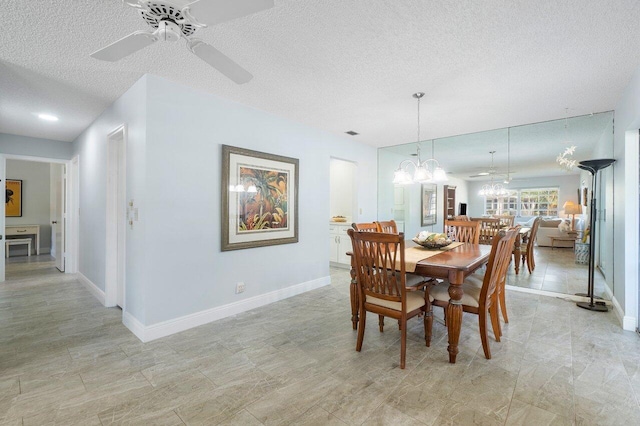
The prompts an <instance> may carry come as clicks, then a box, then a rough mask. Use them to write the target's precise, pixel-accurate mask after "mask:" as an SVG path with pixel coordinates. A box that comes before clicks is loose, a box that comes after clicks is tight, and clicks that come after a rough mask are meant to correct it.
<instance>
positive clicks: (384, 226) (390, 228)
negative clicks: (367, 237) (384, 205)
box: [373, 219, 398, 234]
mask: <svg viewBox="0 0 640 426" xmlns="http://www.w3.org/2000/svg"><path fill="white" fill-rule="evenodd" d="M373 223H375V224H376V226H377V229H378V230H377V232H384V233H386V234H397V233H398V226H397V225H396V221H395V220H393V219H391V220H387V221H381V222H373Z"/></svg>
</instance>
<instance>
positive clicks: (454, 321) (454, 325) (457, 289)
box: [446, 272, 464, 364]
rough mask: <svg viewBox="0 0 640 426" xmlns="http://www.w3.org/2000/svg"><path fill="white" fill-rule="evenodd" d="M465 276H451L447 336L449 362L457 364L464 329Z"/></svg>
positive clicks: (458, 274)
mask: <svg viewBox="0 0 640 426" xmlns="http://www.w3.org/2000/svg"><path fill="white" fill-rule="evenodd" d="M463 281H464V275H463V274H461V273H457V272H452V273H450V274H449V284H450V285H449V297H450V299H449V304H448V305H447V311H446V315H447V334H448V335H449V347H448V348H447V350H448V351H449V362H450V363H452V364H455V363H456V356H457V355H458V341H459V340H460V329H461V328H462V295H463V294H464V290H463V289H462V282H463Z"/></svg>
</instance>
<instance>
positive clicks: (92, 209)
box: [73, 77, 170, 318]
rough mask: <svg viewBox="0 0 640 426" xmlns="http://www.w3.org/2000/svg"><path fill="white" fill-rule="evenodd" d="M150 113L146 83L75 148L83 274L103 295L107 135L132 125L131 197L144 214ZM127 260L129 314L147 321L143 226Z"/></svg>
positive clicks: (133, 236)
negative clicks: (78, 185)
mask: <svg viewBox="0 0 640 426" xmlns="http://www.w3.org/2000/svg"><path fill="white" fill-rule="evenodd" d="M146 109H147V87H146V77H142V78H141V79H140V80H138V81H137V82H136V83H135V84H134V85H133V86H131V88H130V89H129V90H128V91H127V92H126V93H125V94H123V95H122V96H121V97H120V98H119V99H118V100H117V101H116V102H115V103H113V105H111V106H110V107H109V108H107V109H106V110H105V111H104V112H103V113H102V114H101V115H100V116H99V117H98V118H97V119H96V120H95V121H94V122H93V123H92V124H91V126H89V127H88V128H87V129H86V130H85V131H84V132H82V134H81V135H80V136H79V137H78V138H77V139H76V140H75V141H74V142H73V148H74V154H78V155H79V156H80V177H79V181H80V194H79V200H80V218H79V219H80V220H79V226H80V229H79V250H78V252H79V267H78V270H79V272H80V273H81V274H83V275H84V276H85V277H87V278H88V279H89V280H90V281H91V282H92V283H93V284H94V285H95V286H96V287H97V288H98V289H99V290H101V291H104V289H105V256H106V253H105V245H106V208H107V207H106V188H107V181H106V177H107V135H108V134H109V133H111V132H112V131H114V130H115V129H116V128H117V127H119V126H121V125H122V124H126V125H127V133H128V140H127V147H126V156H127V195H128V198H129V199H134V200H135V203H136V204H137V205H138V206H141V207H142V211H144V198H143V195H144V185H145V147H146V143H147V139H146V130H147V127H146V126H147V115H146ZM167 173H168V174H170V170H167ZM126 256H127V264H126V278H125V280H126V291H125V311H126V312H128V313H130V314H131V315H133V316H134V317H135V318H144V305H145V294H144V286H145V284H146V282H147V280H146V279H145V272H146V269H147V265H146V262H147V260H146V247H145V246H144V221H141V222H140V223H137V224H136V226H135V228H134V229H133V230H131V228H129V227H127V249H126ZM158 267H160V266H158Z"/></svg>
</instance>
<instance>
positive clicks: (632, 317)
mask: <svg viewBox="0 0 640 426" xmlns="http://www.w3.org/2000/svg"><path fill="white" fill-rule="evenodd" d="M638 128H640V68H638V69H637V70H636V72H635V73H634V75H633V77H632V78H631V80H630V82H629V84H628V85H627V87H626V89H625V91H624V94H623V96H622V97H621V99H620V100H619V101H618V104H617V105H616V109H615V131H614V144H613V150H611V149H610V148H609V147H608V146H602V147H601V149H600V152H598V153H597V154H599V155H602V157H600V158H604V157H611V156H612V157H613V158H615V159H616V163H615V164H614V165H613V166H612V167H613V172H612V173H613V199H614V205H615V208H614V211H613V244H614V245H613V255H614V258H613V269H614V271H613V280H614V289H613V294H614V299H615V302H616V303H617V304H618V305H619V306H620V308H621V309H622V311H623V313H622V315H623V318H622V321H623V327H624V328H625V329H627V330H633V329H635V327H637V318H638V204H639V202H638V156H639V155H638Z"/></svg>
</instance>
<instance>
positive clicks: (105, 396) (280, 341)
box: [0, 256, 640, 425]
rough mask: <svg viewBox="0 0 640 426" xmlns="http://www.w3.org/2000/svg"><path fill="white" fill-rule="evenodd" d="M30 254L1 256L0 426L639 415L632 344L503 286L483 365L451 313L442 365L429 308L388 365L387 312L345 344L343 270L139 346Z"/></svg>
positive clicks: (487, 421) (600, 322)
mask: <svg viewBox="0 0 640 426" xmlns="http://www.w3.org/2000/svg"><path fill="white" fill-rule="evenodd" d="M40 258H42V256H41V257H40ZM33 260H38V259H33ZM44 260H47V259H46V258H45V259H44ZM31 263H32V264H31V265H27V264H25V263H9V264H8V265H7V271H8V273H7V276H8V280H7V282H5V283H4V284H0V425H44V424H47V425H48V424H64V425H74V424H79V425H107V424H140V425H182V424H194V425H213V424H225V425H261V424H265V425H271V424H287V425H289V424H295V425H299V424H305V425H344V424H349V425H350V424H354V425H360V424H367V425H370V424H379V425H432V424H433V425H441V424H460V425H468V424H482V425H493V424H495V425H505V424H508V425H516V424H517V425H551V424H554V425H555V424H611V425H619V424H628V425H631V424H640V408H639V405H638V397H640V338H639V337H638V336H637V335H636V334H635V333H631V332H625V331H622V329H621V328H620V326H619V325H618V322H617V320H616V318H615V315H614V313H613V312H608V313H593V312H590V311H585V310H582V309H579V308H577V307H576V306H575V304H573V303H570V302H567V301H565V300H562V299H560V298H552V297H546V296H536V295H531V294H526V293H520V292H515V291H509V292H507V297H508V307H509V311H510V314H511V322H510V324H508V325H504V336H503V340H502V342H501V343H498V342H495V341H491V350H492V353H493V359H491V360H486V359H485V358H484V356H483V353H482V347H481V344H480V338H479V335H478V331H477V319H476V317H475V316H474V315H466V314H465V317H464V323H463V330H462V334H461V345H460V354H459V355H458V363H457V364H455V365H451V364H448V362H447V352H446V346H447V344H446V333H445V328H444V326H443V325H442V323H441V318H442V311H441V310H440V309H438V310H436V315H437V320H436V322H435V323H434V342H433V344H432V347H431V348H426V347H425V346H424V338H423V328H422V322H421V321H420V320H418V319H415V320H413V321H412V322H411V323H410V326H409V328H408V340H409V342H408V348H407V368H406V369H405V370H400V368H399V366H398V362H399V340H398V339H399V333H398V330H397V327H394V326H393V325H392V324H391V323H390V321H388V323H389V324H388V325H389V326H388V327H387V329H386V330H385V332H384V333H380V332H378V330H377V327H376V326H375V324H376V323H377V318H370V319H369V326H368V328H367V330H366V334H365V341H364V348H363V350H362V352H361V353H357V352H356V351H355V349H354V348H355V339H356V334H355V332H354V331H353V330H352V329H351V323H350V321H349V317H350V313H349V300H348V299H349V289H348V283H349V276H348V272H347V271H346V270H342V269H332V270H331V276H332V284H331V285H330V286H327V287H324V288H321V289H318V290H315V291H312V292H308V293H305V294H302V295H299V296H296V297H293V298H290V299H287V300H284V301H280V302H277V303H275V304H272V305H270V306H267V307H263V308H260V309H256V310H253V311H250V312H246V313H243V314H240V315H237V316H235V317H230V318H227V319H224V320H221V321H217V322H215V323H211V324H208V325H205V326H201V327H198V328H196V329H192V330H188V331H185V332H182V333H179V334H176V335H173V336H169V337H166V338H163V339H159V340H156V341H153V342H150V343H146V344H143V343H141V342H139V341H138V340H137V339H136V337H134V336H133V335H132V334H131V333H130V332H129V331H128V330H127V329H126V328H125V327H124V326H123V325H122V323H121V316H122V313H121V311H120V310H119V309H113V308H111V309H107V308H104V307H102V306H101V305H100V304H99V303H98V302H97V301H96V300H95V299H94V298H93V297H92V296H91V295H90V294H89V292H88V291H87V290H85V289H84V287H83V286H82V285H81V284H80V283H78V281H76V280H75V278H74V277H73V276H69V275H64V274H61V273H58V272H57V271H56V270H55V269H54V268H53V264H52V263H51V262H47V261H45V262H36V263H34V262H31ZM34 266H35V267H34Z"/></svg>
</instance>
